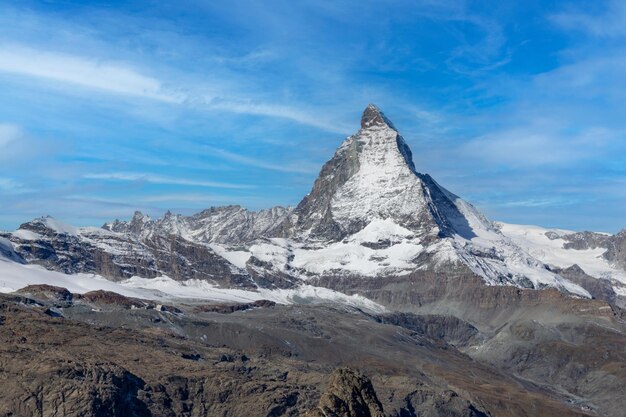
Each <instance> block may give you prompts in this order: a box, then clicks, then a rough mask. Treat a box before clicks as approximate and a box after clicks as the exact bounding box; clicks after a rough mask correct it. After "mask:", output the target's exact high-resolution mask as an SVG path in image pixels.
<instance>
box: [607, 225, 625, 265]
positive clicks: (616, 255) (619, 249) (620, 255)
mask: <svg viewBox="0 0 626 417" xmlns="http://www.w3.org/2000/svg"><path fill="white" fill-rule="evenodd" d="M608 247H609V250H608V251H607V252H606V253H605V254H604V257H605V258H606V259H608V260H609V261H610V262H614V263H615V264H616V265H618V266H620V267H621V268H622V269H626V229H624V230H622V231H621V232H619V233H618V234H616V235H614V236H611V239H610V243H609V245H608Z"/></svg>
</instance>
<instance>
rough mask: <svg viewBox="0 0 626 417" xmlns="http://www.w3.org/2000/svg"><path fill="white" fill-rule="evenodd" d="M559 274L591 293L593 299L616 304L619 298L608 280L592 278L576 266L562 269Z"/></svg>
mask: <svg viewBox="0 0 626 417" xmlns="http://www.w3.org/2000/svg"><path fill="white" fill-rule="evenodd" d="M558 273H559V274H560V275H561V276H563V277H565V278H567V279H568V280H570V281H572V282H575V283H576V284H578V285H580V286H581V287H583V288H584V289H586V290H587V291H589V294H591V296H592V297H593V298H596V299H599V300H604V301H606V302H608V303H611V304H615V302H616V297H617V296H616V294H615V290H613V284H612V283H611V281H609V280H608V279H604V278H595V277H592V276H590V275H588V274H587V273H585V271H583V270H582V269H581V268H580V267H579V266H578V265H576V264H574V265H572V266H570V267H569V268H565V269H561V270H559V271H558Z"/></svg>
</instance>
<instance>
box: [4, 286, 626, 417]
mask: <svg viewBox="0 0 626 417" xmlns="http://www.w3.org/2000/svg"><path fill="white" fill-rule="evenodd" d="M50 291H51V290H50V289H46V291H45V292H46V293H48V292H50ZM26 292H29V293H30V294H31V297H35V296H36V295H37V294H35V292H36V291H34V289H32V288H31V289H29V290H28V291H24V293H26ZM56 292H57V293H63V291H61V290H56ZM41 294H42V295H44V294H43V292H42V293H41ZM37 296H38V297H39V299H37V300H36V302H35V300H32V299H31V298H30V297H27V296H25V295H3V296H0V297H1V302H0V316H1V318H0V323H1V324H0V385H1V386H2V387H3V390H0V415H1V416H32V415H40V416H105V415H106V416H242V415H246V416H297V415H302V414H303V413H305V412H309V413H318V414H317V415H320V414H319V413H320V412H321V413H326V414H321V415H329V416H330V415H340V416H344V415H345V416H361V415H367V414H359V413H360V411H358V410H359V407H357V405H359V406H362V405H364V404H365V405H366V406H367V409H368V412H369V413H370V414H369V415H372V416H377V415H381V414H380V412H384V414H382V415H386V416H397V417H400V416H402V417H406V416H548V415H559V416H583V415H589V416H594V415H596V413H595V412H594V411H592V410H590V409H587V410H586V411H585V409H584V408H585V407H587V406H583V405H580V404H576V403H575V401H574V399H573V398H572V396H571V395H570V394H569V393H568V392H560V391H558V390H553V389H550V388H546V387H542V386H540V385H538V384H536V383H534V382H531V381H530V378H527V377H526V376H527V375H523V376H524V377H523V378H520V377H516V376H514V373H516V372H517V371H516V370H514V369H513V371H515V372H508V371H507V372H503V371H501V370H499V369H498V367H502V366H501V364H496V361H488V360H485V361H476V360H474V359H472V358H471V357H470V356H468V355H467V354H465V353H462V352H460V351H458V350H457V349H456V348H454V347H453V345H452V344H451V343H453V342H454V343H459V344H464V345H465V346H468V347H467V349H471V347H472V346H474V344H473V343H474V341H477V340H478V339H479V336H478V335H476V333H475V329H474V328H473V326H471V325H468V324H466V323H463V322H461V321H459V320H458V319H450V318H444V317H435V316H432V315H431V316H427V317H423V318H421V317H420V316H418V315H408V314H407V315H404V316H402V317H399V316H393V315H389V316H387V317H386V318H384V317H372V316H370V315H368V314H364V313H363V312H360V311H358V310H354V309H349V308H346V307H338V306H323V305H315V306H282V305H275V306H264V308H253V309H247V310H245V309H238V308H234V307H233V308H232V309H228V310H232V312H230V314H223V309H224V305H222V307H220V309H219V310H218V311H206V310H208V309H207V308H206V307H205V308H199V307H201V305H199V304H194V303H190V302H185V303H178V304H177V308H179V312H170V311H167V309H165V310H159V309H149V308H134V309H128V306H127V305H126V304H127V301H125V300H124V297H121V296H120V297H121V298H120V299H119V300H118V301H120V302H119V304H118V303H117V302H111V301H112V300H113V298H107V302H106V303H100V304H98V308H97V309H94V308H93V307H94V306H93V302H94V301H93V299H88V298H87V297H84V296H83V297H76V296H74V297H73V301H72V302H71V303H70V304H66V305H63V306H60V305H59V304H58V303H57V300H50V299H46V297H43V296H41V295H37ZM55 303H57V304H55ZM146 303H147V304H149V302H146ZM46 309H53V310H54V311H55V312H57V313H58V314H57V315H55V316H51V315H49V314H46V313H45V310H46ZM203 310H205V311H203ZM592 327H593V326H592ZM473 329H474V330H473ZM515 329H516V332H517V333H515V334H516V335H518V336H517V337H519V338H521V339H522V340H526V339H528V338H529V336H525V335H526V333H528V332H525V331H524V329H518V328H515ZM594 329H595V327H594ZM588 334H589V336H588V337H591V338H593V337H595V336H596V333H594V332H588ZM537 335H538V333H537ZM597 336H601V337H605V336H606V335H605V334H604V333H601V332H600V333H597ZM524 338H526V339H524ZM446 339H448V340H450V343H448V342H447V341H446ZM619 340H620V339H619V337H618V336H617V335H616V336H615V338H614V339H613V341H611V343H618V342H619ZM622 340H623V339H622ZM587 342H589V340H587ZM608 347H609V346H607V348H608ZM613 347H615V346H613ZM463 349H466V348H465V347H464V348H463ZM555 354H556V353H555ZM475 356H476V357H477V358H478V357H479V355H475ZM553 359H554V360H557V358H551V359H550V360H553ZM613 359H614V360H613V361H606V360H604V362H602V360H601V358H594V360H595V361H600V362H597V363H591V362H588V363H587V362H586V363H587V364H588V365H587V366H589V367H595V368H600V369H601V370H602V372H605V374H606V375H611V378H612V379H611V380H608V381H607V382H605V387H608V388H610V387H613V388H612V389H613V391H609V392H613V393H615V387H616V386H618V385H617V384H618V383H619V382H620V378H622V375H621V374H620V371H619V369H615V367H616V366H619V364H618V362H616V360H617V359H618V358H613ZM580 360H583V361H586V360H587V358H582V359H580ZM620 360H621V359H620ZM488 362H492V363H493V364H488ZM495 365H497V366H498V367H496V366H495ZM344 367H349V368H351V369H353V370H355V371H356V372H357V373H354V372H352V371H337V372H335V373H334V374H333V372H334V371H335V370H336V369H340V368H344ZM363 375H367V377H369V380H370V381H371V385H369V384H368V382H367V381H368V379H366V378H365V377H364V376H363ZM375 398H378V400H379V402H380V406H381V408H382V410H383V411H381V410H380V409H379V408H377V405H376V402H375V401H374V399H375ZM618 403H619V401H618V402H616V404H618ZM346 407H347V408H346ZM581 407H582V408H581ZM600 408H601V407H599V409H600ZM320 410H321V411H320ZM342 410H343V411H342ZM346 410H348V411H347V413H348V414H346ZM342 412H343V413H344V414H341V413H342ZM333 413H335V414H333ZM350 413H352V414H350ZM377 413H378V414H377ZM602 413H604V412H602ZM309 415H311V414H309ZM313 415H316V414H313ZM606 415H618V414H611V410H609V411H608V412H607V413H606Z"/></svg>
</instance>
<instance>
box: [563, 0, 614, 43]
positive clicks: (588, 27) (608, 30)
mask: <svg viewBox="0 0 626 417" xmlns="http://www.w3.org/2000/svg"><path fill="white" fill-rule="evenodd" d="M551 20H552V21H553V22H554V23H556V24H557V25H559V26H561V27H563V28H565V29H568V30H572V31H582V32H587V33H589V34H590V35H593V36H596V37H600V38H610V37H620V36H625V35H626V3H625V2H624V1H623V0H611V1H609V2H608V3H607V7H606V10H604V12H603V13H600V14H590V13H586V12H584V11H574V10H570V11H566V12H563V13H558V14H555V15H553V16H552V17H551Z"/></svg>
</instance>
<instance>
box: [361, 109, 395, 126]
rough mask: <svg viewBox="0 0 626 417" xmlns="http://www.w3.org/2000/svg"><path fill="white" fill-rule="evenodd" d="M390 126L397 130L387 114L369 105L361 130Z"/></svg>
mask: <svg viewBox="0 0 626 417" xmlns="http://www.w3.org/2000/svg"><path fill="white" fill-rule="evenodd" d="M385 125H386V126H389V127H390V128H392V129H394V130H395V129H396V128H395V127H394V125H393V123H392V122H391V120H389V119H388V118H387V117H386V116H385V114H384V113H383V112H382V111H381V110H380V109H379V108H378V106H376V105H375V104H368V105H367V107H366V108H365V110H363V115H362V116H361V128H362V129H367V128H370V127H372V126H385Z"/></svg>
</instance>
